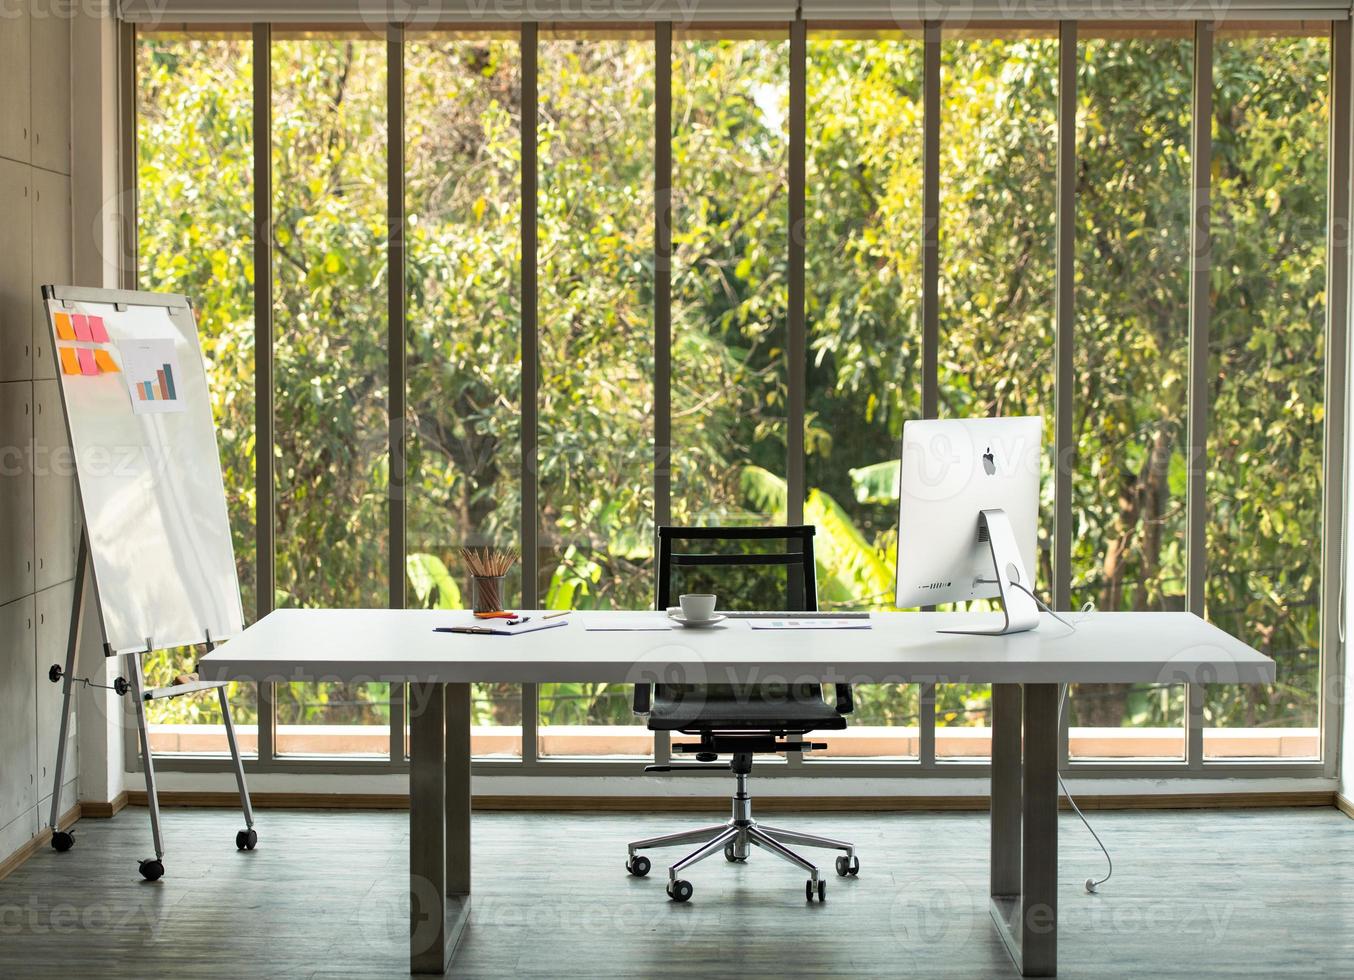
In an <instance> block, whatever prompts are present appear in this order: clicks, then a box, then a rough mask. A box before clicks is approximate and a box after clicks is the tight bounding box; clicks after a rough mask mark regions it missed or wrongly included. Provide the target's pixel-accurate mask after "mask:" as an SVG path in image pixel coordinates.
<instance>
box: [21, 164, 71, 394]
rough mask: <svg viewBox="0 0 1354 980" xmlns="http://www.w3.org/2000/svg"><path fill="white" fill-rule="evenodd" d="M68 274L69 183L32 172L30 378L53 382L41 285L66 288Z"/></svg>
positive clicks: (69, 262) (53, 370) (52, 175)
mask: <svg viewBox="0 0 1354 980" xmlns="http://www.w3.org/2000/svg"><path fill="white" fill-rule="evenodd" d="M73 275H74V273H73V272H72V270H71V179H70V178H69V177H64V176H62V175H61V174H51V173H48V172H47V171H45V170H38V169H36V168H34V170H33V282H32V283H31V285H30V287H29V289H30V293H31V295H32V297H33V340H32V342H33V377H35V378H55V377H56V367H55V361H54V360H53V358H52V350H51V347H52V344H51V341H50V340H49V339H48V338H49V337H50V336H51V331H50V330H49V329H48V328H47V311H46V310H45V309H44V308H43V305H42V293H41V289H42V287H43V286H44V285H56V286H69V285H71V278H72V276H73Z"/></svg>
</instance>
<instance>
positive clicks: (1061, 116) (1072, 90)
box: [1052, 20, 1077, 765]
mask: <svg viewBox="0 0 1354 980" xmlns="http://www.w3.org/2000/svg"><path fill="white" fill-rule="evenodd" d="M1057 147H1058V149H1057V153H1058V162H1057V176H1056V181H1057V186H1056V190H1055V196H1056V199H1057V215H1056V219H1055V220H1056V223H1057V242H1056V246H1055V257H1054V262H1055V267H1054V285H1053V292H1054V354H1053V433H1054V436H1053V462H1054V465H1053V514H1054V516H1053V583H1052V585H1053V608H1055V609H1067V608H1068V607H1069V606H1071V604H1072V473H1073V472H1074V471H1075V469H1076V434H1075V427H1074V425H1073V415H1072V412H1073V396H1074V393H1075V388H1074V385H1075V378H1076V375H1075V371H1074V368H1073V359H1074V357H1075V354H1076V346H1075V334H1074V330H1075V328H1076V208H1077V192H1076V187H1077V23H1076V21H1073V20H1064V21H1060V22H1059V24H1058V139H1057ZM1067 717H1068V715H1067V712H1063V714H1062V717H1061V718H1060V719H1059V722H1058V729H1059V731H1058V757H1059V761H1060V762H1061V763H1062V764H1064V765H1065V764H1066V763H1067V755H1068V752H1067V725H1068V722H1067Z"/></svg>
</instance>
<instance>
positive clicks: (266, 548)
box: [251, 24, 277, 765]
mask: <svg viewBox="0 0 1354 980" xmlns="http://www.w3.org/2000/svg"><path fill="white" fill-rule="evenodd" d="M272 47H273V37H272V27H271V25H269V24H255V25H254V29H253V50H252V53H251V57H252V59H253V66H252V67H253V71H254V80H253V99H254V107H253V109H254V120H253V123H254V125H253V137H254V500H255V504H254V511H255V513H254V562H255V566H256V567H255V575H256V576H257V581H258V587H257V592H256V594H255V603H256V605H255V613H254V618H255V619H256V620H257V619H262V618H263V617H264V616H266V615H268V613H270V612H272V611H273V592H274V566H273V560H274V555H273V552H274V543H273V531H274V528H273V112H272V96H273V61H272ZM258 714H259V725H258V755H259V762H260V763H261V764H263V765H268V764H270V763H271V762H273V760H274V741H275V740H274V737H273V736H274V734H275V731H276V726H277V700H276V698H275V697H274V688H273V685H272V684H270V683H265V682H263V681H260V682H259V710H258Z"/></svg>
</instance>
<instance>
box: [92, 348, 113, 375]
mask: <svg viewBox="0 0 1354 980" xmlns="http://www.w3.org/2000/svg"><path fill="white" fill-rule="evenodd" d="M94 363H95V364H97V365H98V366H99V370H100V371H105V372H107V373H108V374H117V372H118V362H117V361H115V360H113V355H112V354H110V353H108V351H106V350H96V351H95V352H94Z"/></svg>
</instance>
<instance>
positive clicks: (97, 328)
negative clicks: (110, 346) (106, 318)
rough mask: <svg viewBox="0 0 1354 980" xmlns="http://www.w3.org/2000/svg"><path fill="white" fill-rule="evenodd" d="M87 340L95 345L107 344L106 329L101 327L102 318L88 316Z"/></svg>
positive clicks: (92, 315)
mask: <svg viewBox="0 0 1354 980" xmlns="http://www.w3.org/2000/svg"><path fill="white" fill-rule="evenodd" d="M89 339H90V340H92V341H94V343H96V344H106V343H108V329H107V328H106V327H105V326H104V325H103V317H101V316H94V314H92V313H91V314H90V316H89Z"/></svg>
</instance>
